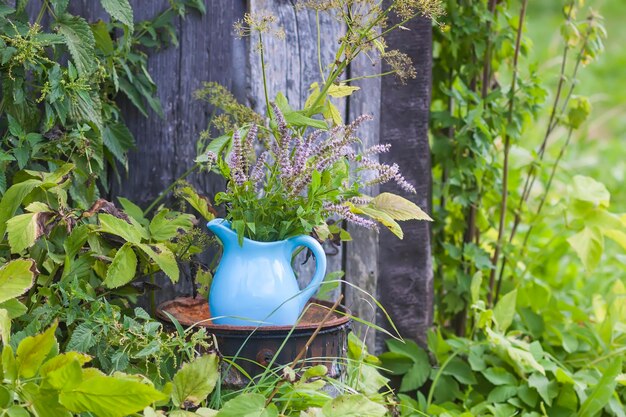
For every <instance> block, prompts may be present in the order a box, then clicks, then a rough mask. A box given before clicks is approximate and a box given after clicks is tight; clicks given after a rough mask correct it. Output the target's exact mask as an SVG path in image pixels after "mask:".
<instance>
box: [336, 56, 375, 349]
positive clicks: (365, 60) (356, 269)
mask: <svg viewBox="0 0 626 417" xmlns="http://www.w3.org/2000/svg"><path fill="white" fill-rule="evenodd" d="M380 68H381V66H380V62H378V61H375V62H372V60H371V59H370V58H369V57H367V56H365V55H361V56H359V57H358V58H357V59H355V60H354V61H352V63H351V65H350V68H349V74H350V77H351V78H354V77H359V76H363V75H368V74H377V73H379V72H380ZM351 84H352V85H354V86H356V87H359V88H360V90H359V91H357V92H356V93H354V94H353V95H352V96H350V99H349V100H350V101H349V121H352V120H354V119H356V118H357V117H359V116H360V115H362V114H370V115H372V116H373V118H374V120H372V121H369V122H367V123H365V124H364V125H362V127H361V129H359V131H358V136H359V138H360V139H361V141H362V143H361V145H360V146H359V147H360V149H359V150H363V149H365V148H368V147H370V146H372V145H376V144H378V143H379V131H380V121H381V114H380V113H381V112H380V98H381V91H380V87H381V79H380V78H366V79H361V80H357V81H355V82H353V83H351ZM372 159H376V157H373V158H372ZM369 174H370V177H371V176H372V174H374V173H369ZM364 179H365V178H364ZM363 192H364V193H365V194H368V195H372V196H374V195H376V194H378V186H372V187H367V188H364V189H363ZM347 227H348V231H349V232H350V234H351V236H352V241H351V242H347V243H346V245H345V246H346V254H347V256H346V257H345V273H346V275H345V279H346V281H347V282H349V283H350V284H353V285H355V286H357V287H358V288H359V289H360V290H362V291H360V290H358V289H356V288H354V287H352V286H351V285H347V284H346V285H345V286H344V291H345V295H346V306H347V307H348V308H349V309H350V310H351V311H352V313H354V314H356V315H357V316H358V317H360V318H362V319H363V320H367V321H369V322H372V323H375V322H376V321H377V314H376V313H377V307H376V305H375V304H374V302H373V300H372V299H371V298H370V296H369V295H368V294H370V295H371V296H373V297H376V298H378V280H379V274H378V256H379V254H378V232H377V231H375V230H368V229H365V228H363V227H360V226H355V225H352V224H350V223H347ZM354 330H355V332H356V334H357V335H360V336H361V338H363V339H364V341H365V343H366V345H367V347H368V349H369V351H370V352H374V351H375V339H376V335H375V332H374V330H372V329H371V328H368V327H367V326H363V325H355V326H354Z"/></svg>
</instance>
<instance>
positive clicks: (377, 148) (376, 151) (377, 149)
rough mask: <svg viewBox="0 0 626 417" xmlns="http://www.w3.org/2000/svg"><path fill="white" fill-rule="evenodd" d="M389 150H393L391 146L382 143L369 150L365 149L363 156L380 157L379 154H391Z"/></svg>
mask: <svg viewBox="0 0 626 417" xmlns="http://www.w3.org/2000/svg"><path fill="white" fill-rule="evenodd" d="M389 149H391V144H389V143H380V144H378V145H374V146H370V147H369V148H367V149H365V150H364V151H363V153H362V155H363V156H370V155H378V154H379V153H386V152H389Z"/></svg>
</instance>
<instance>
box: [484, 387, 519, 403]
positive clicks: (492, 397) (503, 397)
mask: <svg viewBox="0 0 626 417" xmlns="http://www.w3.org/2000/svg"><path fill="white" fill-rule="evenodd" d="M517 390H518V387H516V386H514V385H500V386H499V387H495V388H494V389H493V390H491V392H489V396H488V397H487V401H488V402H490V403H503V402H506V401H507V400H508V399H509V398H511V397H513V396H514V395H515V394H517Z"/></svg>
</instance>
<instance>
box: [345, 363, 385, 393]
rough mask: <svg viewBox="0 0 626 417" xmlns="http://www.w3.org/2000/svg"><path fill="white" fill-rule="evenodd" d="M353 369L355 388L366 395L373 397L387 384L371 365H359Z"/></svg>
mask: <svg viewBox="0 0 626 417" xmlns="http://www.w3.org/2000/svg"><path fill="white" fill-rule="evenodd" d="M354 368H355V369H354V370H353V374H354V376H355V383H354V384H355V388H356V389H357V390H358V391H359V392H362V393H364V394H366V395H375V394H376V393H378V391H380V389H381V388H382V387H384V386H385V385H387V383H388V382H389V379H387V378H385V377H384V376H382V375H381V374H380V372H378V369H376V368H375V367H374V366H373V365H370V364H368V363H359V364H358V365H357V366H355V367H354Z"/></svg>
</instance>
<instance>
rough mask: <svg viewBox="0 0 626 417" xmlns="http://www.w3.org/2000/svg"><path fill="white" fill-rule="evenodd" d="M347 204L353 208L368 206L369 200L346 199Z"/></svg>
mask: <svg viewBox="0 0 626 417" xmlns="http://www.w3.org/2000/svg"><path fill="white" fill-rule="evenodd" d="M348 202H350V203H352V204H354V205H355V206H365V205H367V204H369V202H370V199H369V198H367V197H351V198H349V199H348Z"/></svg>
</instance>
